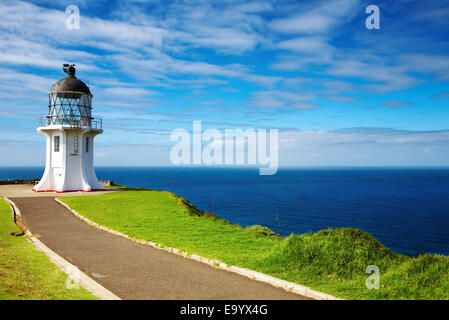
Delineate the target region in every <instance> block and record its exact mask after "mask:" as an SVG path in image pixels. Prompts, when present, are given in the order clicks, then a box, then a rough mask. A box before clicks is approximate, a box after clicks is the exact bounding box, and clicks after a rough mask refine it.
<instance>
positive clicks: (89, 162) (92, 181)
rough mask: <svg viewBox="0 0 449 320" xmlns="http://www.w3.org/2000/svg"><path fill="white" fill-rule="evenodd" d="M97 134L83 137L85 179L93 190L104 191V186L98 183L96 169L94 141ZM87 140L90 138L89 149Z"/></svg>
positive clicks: (89, 133) (87, 134)
mask: <svg viewBox="0 0 449 320" xmlns="http://www.w3.org/2000/svg"><path fill="white" fill-rule="evenodd" d="M96 135H97V134H96V133H93V132H88V133H86V134H85V135H84V136H83V143H82V144H83V150H84V152H83V157H84V158H83V164H84V177H85V179H86V181H87V183H88V184H89V185H90V187H91V188H92V189H93V190H98V189H104V187H103V185H102V184H101V183H100V182H98V178H97V176H96V174H95V169H94V139H95V136H96ZM86 138H89V147H88V148H87V141H86Z"/></svg>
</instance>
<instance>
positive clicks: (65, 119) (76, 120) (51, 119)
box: [37, 115, 103, 130]
mask: <svg viewBox="0 0 449 320" xmlns="http://www.w3.org/2000/svg"><path fill="white" fill-rule="evenodd" d="M58 124H60V125H68V126H70V127H71V128H82V127H89V128H94V129H99V130H101V129H103V120H102V119H99V118H91V117H82V116H65V115H55V116H41V117H39V119H38V121H37V126H38V127H45V126H51V125H58Z"/></svg>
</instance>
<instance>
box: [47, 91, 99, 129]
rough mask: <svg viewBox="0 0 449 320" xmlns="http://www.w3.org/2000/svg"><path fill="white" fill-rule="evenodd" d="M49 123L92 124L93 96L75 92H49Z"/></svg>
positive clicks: (77, 125)
mask: <svg viewBox="0 0 449 320" xmlns="http://www.w3.org/2000/svg"><path fill="white" fill-rule="evenodd" d="M49 102H50V105H49V114H48V121H47V123H48V124H63V125H70V126H76V127H79V126H91V109H92V97H91V96H89V95H85V94H80V93H73V92H52V93H50V94H49Z"/></svg>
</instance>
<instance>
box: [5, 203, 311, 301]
mask: <svg viewBox="0 0 449 320" xmlns="http://www.w3.org/2000/svg"><path fill="white" fill-rule="evenodd" d="M11 200H12V201H14V203H15V204H16V205H17V206H18V208H19V209H20V211H21V214H22V220H23V223H24V224H25V226H26V227H27V228H28V229H29V230H30V231H31V232H32V233H33V234H39V235H40V237H39V240H40V241H42V242H43V243H44V244H45V245H46V246H48V247H49V248H50V249H52V250H53V251H55V252H56V253H58V254H59V255H60V256H62V257H63V258H64V259H66V260H67V261H69V262H70V263H72V264H74V265H76V266H78V267H79V268H80V270H81V271H83V272H84V273H86V274H87V275H89V276H90V277H91V278H93V279H95V280H96V281H97V282H98V283H100V284H101V285H103V286H104V287H105V288H106V289H108V290H110V291H112V292H113V293H115V294H116V295H118V296H119V297H120V298H122V299H256V300H257V299H305V297H301V296H299V295H296V294H294V293H289V292H286V291H284V290H282V289H279V288H275V287H273V286H271V285H269V284H266V283H263V282H259V281H255V280H251V279H248V278H246V277H243V276H240V275H238V274H234V273H231V272H226V271H222V270H217V269H214V268H212V267H210V266H207V265H205V264H203V263H200V262H197V261H193V260H189V259H185V258H183V257H181V256H177V255H175V254H171V253H168V252H165V251H163V250H158V249H155V248H152V247H149V246H146V245H142V244H138V243H135V242H133V241H130V240H128V239H125V238H122V237H119V236H114V235H112V234H109V233H107V232H105V231H101V230H98V229H96V228H94V227H92V226H90V225H88V224H87V223H85V222H83V221H81V220H80V219H78V218H77V217H75V216H74V215H73V214H72V213H70V211H69V210H67V209H66V208H65V207H64V206H62V205H61V204H59V203H57V202H56V201H55V200H54V197H42V196H39V197H18V198H11Z"/></svg>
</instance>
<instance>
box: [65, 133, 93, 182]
mask: <svg viewBox="0 0 449 320" xmlns="http://www.w3.org/2000/svg"><path fill="white" fill-rule="evenodd" d="M75 139H78V152H77V153H74V151H75ZM80 139H82V133H81V132H78V133H76V131H75V130H65V139H64V140H65V141H64V142H65V147H66V148H65V154H64V156H65V166H64V171H65V172H64V182H63V185H62V188H61V189H62V191H72V190H85V191H90V188H89V185H88V184H86V183H85V181H84V178H83V171H82V156H81V155H82V152H83V149H82V145H81V143H80V141H79V140H80Z"/></svg>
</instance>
